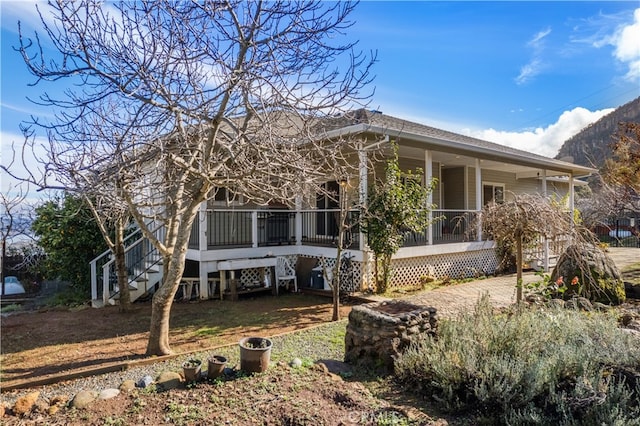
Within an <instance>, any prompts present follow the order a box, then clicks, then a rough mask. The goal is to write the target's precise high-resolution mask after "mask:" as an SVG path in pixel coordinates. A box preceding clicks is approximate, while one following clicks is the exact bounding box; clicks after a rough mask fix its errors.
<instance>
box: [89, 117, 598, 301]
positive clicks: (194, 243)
mask: <svg viewBox="0 0 640 426" xmlns="http://www.w3.org/2000/svg"><path fill="white" fill-rule="evenodd" d="M322 125H323V126H322V137H323V138H328V139H329V138H337V137H345V136H349V137H357V138H359V139H361V141H362V145H361V146H362V150H361V152H359V153H358V155H356V156H354V158H357V159H358V170H359V172H358V175H357V176H351V177H350V179H349V182H348V184H347V185H344V184H345V182H335V181H329V182H327V183H326V185H327V187H328V188H329V189H333V190H334V191H335V192H336V193H338V194H340V195H341V196H343V195H344V194H346V193H347V192H346V191H351V194H352V195H353V194H354V193H355V195H356V196H357V197H358V198H359V202H360V203H362V204H364V203H366V194H367V187H368V185H369V183H370V180H371V179H373V176H374V175H375V173H374V172H375V171H376V170H375V169H377V168H378V167H379V168H380V170H381V169H382V168H383V167H384V165H383V162H380V163H379V164H378V165H375V166H373V167H371V166H370V164H369V162H368V161H367V153H366V152H365V150H366V149H367V147H369V146H371V145H372V144H375V145H380V144H382V145H385V144H386V145H390V144H391V143H392V142H395V143H396V144H397V145H398V156H399V164H400V167H401V168H402V169H404V170H406V169H414V168H416V167H420V168H422V169H423V171H424V173H425V176H426V179H427V181H430V178H431V177H434V178H436V179H437V182H438V183H437V186H436V187H435V189H434V191H433V193H432V203H433V204H434V205H436V206H437V207H436V209H435V210H434V211H433V212H432V214H433V215H434V217H442V220H438V221H436V222H435V223H434V224H433V225H432V226H431V227H430V228H429V229H428V230H427V231H426V232H424V233H423V234H416V235H410V236H409V237H407V238H406V239H405V244H404V246H403V247H402V248H401V249H400V251H399V252H398V253H397V254H396V255H395V256H394V259H393V270H394V274H393V277H392V282H391V285H390V286H391V287H394V286H401V285H403V284H405V285H406V284H416V283H418V282H419V279H420V277H421V276H424V275H434V276H436V277H443V276H449V277H453V278H459V277H468V276H473V275H474V274H477V273H492V272H494V270H495V269H496V267H497V265H498V261H497V258H496V254H495V244H494V242H492V241H488V240H487V239H486V238H484V237H483V235H482V232H481V231H480V230H479V229H478V230H474V229H470V223H471V222H472V221H471V218H473V217H474V215H476V214H477V213H478V212H479V211H480V210H481V209H482V206H483V205H484V204H485V203H487V202H489V201H491V200H496V201H498V202H500V201H501V200H504V199H508V197H509V196H510V194H513V193H540V194H547V195H550V194H557V196H558V197H559V198H564V199H567V204H568V205H567V207H568V208H569V209H573V204H574V188H575V187H576V186H578V185H584V182H583V181H581V180H580V178H582V177H586V176H589V175H590V174H592V173H593V172H595V170H594V169H591V168H588V167H583V166H579V165H576V164H572V163H569V162H565V161H559V160H555V159H551V158H547V157H544V156H540V155H537V154H533V153H530V152H525V151H522V150H518V149H513V148H509V147H507V146H503V145H498V144H495V143H491V142H487V141H484V140H480V139H476V138H472V137H468V136H464V135H460V134H456V133H452V132H448V131H445V130H441V129H437V128H433V127H429V126H425V125H422V124H419V123H414V122H410V121H406V120H402V119H399V118H396V117H392V116H389V115H385V114H382V113H380V112H377V111H367V110H363V109H361V110H357V111H353V112H351V113H347V114H344V115H342V116H339V117H333V118H332V119H329V120H327V121H326V122H323V123H322ZM341 184H343V185H341ZM227 195H228V194H227V193H226V191H224V190H220V191H218V192H217V193H216V196H215V198H214V199H211V200H209V201H208V202H206V203H203V204H202V205H201V208H200V212H199V218H198V220H197V221H196V223H194V226H193V228H192V231H191V239H190V245H189V250H188V253H187V259H188V260H187V266H186V269H185V278H184V281H183V291H182V294H183V295H184V296H185V297H187V298H189V297H191V296H195V297H199V298H203V299H204V298H209V297H225V296H226V295H228V294H233V295H234V296H235V295H236V294H237V293H241V292H249V291H277V289H278V285H277V282H276V281H277V279H278V278H279V277H278V276H277V275H278V273H277V272H276V274H273V273H272V272H273V268H274V267H275V266H276V263H277V259H279V258H283V257H284V258H286V259H287V260H288V261H289V263H290V264H292V265H296V275H297V278H298V280H297V281H298V285H299V286H300V287H308V286H310V285H312V286H318V284H319V286H320V287H322V282H321V279H320V283H318V280H319V276H318V273H317V264H318V261H319V260H320V259H323V260H324V261H325V262H327V264H331V262H335V257H336V247H335V238H336V235H337V232H336V219H335V216H336V212H337V207H338V204H337V202H336V201H335V200H334V199H332V198H330V197H325V196H322V195H319V196H318V197H315V198H313V199H309V197H307V198H306V201H303V200H302V198H301V199H300V200H299V201H298V202H297V203H296V208H294V209H290V208H286V207H284V206H275V205H269V206H256V205H251V204H247V203H243V202H242V199H241V197H240V199H235V200H231V201H230V200H229V199H228V197H227ZM353 214H354V215H355V214H357V212H353ZM350 237H351V238H350V240H349V245H348V247H347V253H346V254H347V256H348V258H349V267H348V268H347V273H348V279H343V280H342V283H341V288H342V289H343V290H345V291H358V290H362V289H365V288H367V286H368V285H369V284H370V283H371V282H372V271H373V266H372V254H371V252H370V251H369V250H368V249H367V247H366V243H365V239H364V238H363V235H361V234H360V233H359V232H358V229H357V228H354V229H352V230H351V235H350ZM144 244H145V242H144V240H142V239H140V240H139V241H138V242H136V243H135V244H131V246H130V248H129V249H128V250H132V251H133V250H137V251H138V252H140V253H145V256H146V257H147V258H151V259H155V260H152V261H151V262H150V264H149V262H147V263H146V264H145V263H141V262H138V264H139V265H145V266H139V267H138V268H137V269H136V272H135V273H132V282H133V283H135V282H137V283H138V284H134V285H133V287H134V288H137V290H134V293H133V294H134V297H135V295H136V294H144V293H146V292H147V291H148V290H149V289H151V288H152V286H153V285H155V283H157V282H158V281H159V280H160V279H161V277H160V276H159V275H158V274H160V272H159V271H158V270H161V269H162V268H158V267H157V265H155V266H154V265H153V264H154V263H157V257H156V258H154V257H153V256H151V255H150V253H151V252H152V251H153V249H152V248H151V247H146V248H145V247H142V245H144ZM147 244H148V243H147ZM136 245H141V246H140V248H132V247H135V246H136ZM552 252H553V250H549V249H547V250H545V251H540V253H538V254H536V255H535V256H534V257H537V258H536V259H531V260H535V261H537V262H539V263H540V265H543V266H548V262H549V253H552ZM92 268H93V271H94V275H95V279H94V282H93V283H92V287H93V298H94V299H95V300H100V299H102V301H103V302H105V303H108V301H109V300H110V299H113V288H112V284H108V285H104V284H103V283H109V281H113V280H110V278H109V276H110V272H108V271H109V268H110V266H109V260H108V256H107V257H103V258H100V259H96V260H95V261H94V262H93V263H92ZM134 269H135V268H134ZM274 275H275V276H274Z"/></svg>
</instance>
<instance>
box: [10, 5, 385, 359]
mask: <svg viewBox="0 0 640 426" xmlns="http://www.w3.org/2000/svg"><path fill="white" fill-rule="evenodd" d="M354 7H355V5H354V4H352V3H327V2H320V1H309V2H302V3H298V2H296V3H293V2H292V3H289V2H261V1H257V2H243V1H221V2H220V1H216V2H209V1H207V2H170V1H131V2H119V3H114V4H110V3H102V2H99V1H94V0H84V1H78V2H63V1H61V0H59V1H55V2H51V3H50V5H49V7H48V8H47V9H46V10H45V9H42V10H41V11H40V13H41V16H43V15H44V14H49V13H50V14H51V15H52V16H53V22H52V23H51V24H49V23H48V22H49V21H48V20H47V19H44V17H43V19H42V22H43V24H42V25H43V29H44V32H45V34H46V36H47V39H48V40H49V41H50V42H51V43H52V44H53V46H54V47H55V54H54V57H53V58H49V57H46V53H44V52H45V50H44V49H42V47H41V43H40V40H39V39H38V38H36V42H35V43H34V42H33V41H32V40H30V39H27V38H25V37H24V35H23V34H21V38H20V52H21V53H22V55H23V58H24V61H25V63H26V64H27V66H28V68H29V70H30V71H31V73H32V74H33V75H34V76H36V78H37V82H36V83H37V84H44V82H47V81H56V80H61V79H65V78H68V79H69V80H70V81H73V82H78V81H80V82H81V85H80V86H78V88H77V89H75V90H74V89H71V88H70V89H69V90H67V91H66V92H65V94H64V95H63V96H59V97H56V96H53V95H49V94H46V93H45V94H43V95H42V97H41V98H40V99H39V101H38V102H40V103H43V104H45V105H51V106H53V107H55V108H56V110H57V111H58V115H57V117H56V119H55V120H53V121H51V122H42V121H41V120H38V119H34V120H33V121H34V123H33V124H35V125H38V126H42V127H43V128H46V129H47V130H48V131H49V141H50V144H49V146H48V147H47V148H48V150H47V151H48V157H52V156H55V157H57V158H61V157H65V158H66V159H64V158H63V160H64V161H61V163H65V162H67V163H72V164H74V166H73V167H74V168H75V169H76V170H77V171H78V173H81V174H82V175H83V176H88V175H94V176H98V177H100V176H103V177H104V176H109V177H110V178H113V177H114V176H115V177H117V180H118V182H119V184H118V185H119V186H118V188H120V189H121V191H120V196H121V198H122V199H123V200H124V201H125V203H126V205H127V207H128V210H129V212H130V213H131V214H132V216H133V217H134V218H135V220H136V222H137V223H138V224H139V225H140V227H141V229H142V232H143V233H144V235H145V236H146V237H147V238H149V239H150V241H151V242H152V243H153V244H154V245H155V247H156V248H157V249H158V250H159V252H160V253H161V254H162V256H163V257H164V264H163V267H164V272H165V275H164V282H163V284H162V285H161V286H160V288H159V289H158V290H157V291H156V293H155V294H154V297H153V303H152V317H151V325H150V334H149V342H148V346H147V353H148V354H155V355H161V354H167V353H170V352H171V349H170V345H169V313H170V309H171V303H172V301H173V297H174V295H175V292H176V291H177V288H178V285H179V281H180V279H181V276H182V272H183V270H184V262H185V257H186V248H187V245H188V241H189V234H190V230H191V226H192V224H193V221H194V219H195V217H196V215H197V212H198V206H199V205H200V203H201V202H203V201H204V200H206V199H208V198H209V197H210V196H211V195H212V193H213V191H214V190H215V187H217V186H231V187H232V190H233V191H235V192H236V193H238V194H244V195H246V196H248V197H250V198H252V199H255V200H257V201H262V202H265V201H268V200H269V199H279V200H284V201H288V202H291V200H293V198H294V194H299V193H302V192H303V191H304V189H305V187H308V185H309V183H310V182H317V181H318V180H319V179H320V178H321V176H323V175H324V174H323V171H322V170H321V167H322V166H323V165H325V164H326V163H327V161H328V160H327V158H331V156H332V153H333V152H335V151H336V146H335V145H336V144H337V143H338V142H332V143H322V142H320V141H319V140H318V139H317V137H316V136H317V133H315V132H314V131H312V129H313V128H315V127H314V126H317V122H318V119H320V118H322V117H325V116H328V115H333V114H335V113H336V112H339V111H341V110H344V109H347V108H351V107H352V106H353V105H355V104H356V103H357V102H361V101H365V100H366V99H367V97H368V94H367V93H364V94H363V92H362V90H363V89H364V88H365V86H366V85H367V84H368V83H369V81H370V75H369V69H370V66H371V65H372V63H373V58H369V57H367V56H364V55H361V54H359V53H355V52H354V44H353V43H346V44H339V43H337V40H338V36H340V35H341V34H342V33H343V32H344V31H345V30H346V29H347V28H348V27H349V26H350V24H351V23H350V22H349V21H348V16H349V14H350V13H351V11H352V10H353V8H354ZM97 128H99V129H100V130H99V131H97V130H96V129H97ZM108 135H110V136H108ZM115 135H117V136H118V137H117V138H114V137H113V136H115ZM88 153H91V154H90V155H89V154H88ZM67 159H68V160H67ZM49 160H50V158H46V159H44V162H43V163H44V164H45V166H44V169H45V171H50V169H48V164H49V163H50V161H49ZM71 160H74V161H71ZM78 160H81V161H78ZM50 172H51V173H53V171H50ZM45 174H46V173H45ZM103 187H108V185H106V186H103ZM158 225H161V226H162V228H163V233H162V234H161V236H159V234H157V233H154V232H153V230H154V228H155V227H156V226H158Z"/></svg>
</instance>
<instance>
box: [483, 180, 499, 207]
mask: <svg viewBox="0 0 640 426" xmlns="http://www.w3.org/2000/svg"><path fill="white" fill-rule="evenodd" d="M492 201H495V202H496V203H498V204H502V203H504V184H499V183H483V184H482V204H483V205H486V204H489V203H490V202H492Z"/></svg>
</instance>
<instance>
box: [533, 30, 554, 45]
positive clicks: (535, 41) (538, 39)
mask: <svg viewBox="0 0 640 426" xmlns="http://www.w3.org/2000/svg"><path fill="white" fill-rule="evenodd" d="M549 34H551V27H547V28H545V29H544V30H542V31H539V32H538V33H536V34H535V35H534V36H533V38H532V39H531V40H530V41H529V43H527V44H528V45H529V46H533V47H539V46H540V44H541V41H542V40H543V39H544V38H545V37H546V36H548V35H549Z"/></svg>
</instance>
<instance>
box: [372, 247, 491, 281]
mask: <svg viewBox="0 0 640 426" xmlns="http://www.w3.org/2000/svg"><path fill="white" fill-rule="evenodd" d="M391 267H392V276H391V282H390V283H389V287H390V288H394V287H395V288H399V287H410V286H416V285H418V284H420V277H421V276H432V277H434V278H436V279H443V278H446V277H449V278H453V279H462V278H470V277H474V276H479V275H488V274H492V273H494V272H495V270H496V268H497V267H498V259H497V258H496V253H495V250H494V249H486V250H475V251H469V252H461V253H449V254H439V255H432V256H423V257H412V258H406V259H396V260H392V262H391ZM371 276H372V277H373V275H371Z"/></svg>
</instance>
